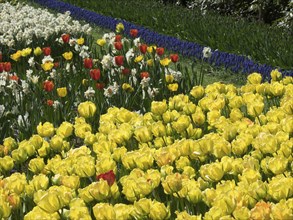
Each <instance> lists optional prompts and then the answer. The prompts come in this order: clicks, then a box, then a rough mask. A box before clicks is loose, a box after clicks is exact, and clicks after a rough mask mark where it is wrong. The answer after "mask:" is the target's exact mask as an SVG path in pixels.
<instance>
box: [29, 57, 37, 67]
mask: <svg viewBox="0 0 293 220" xmlns="http://www.w3.org/2000/svg"><path fill="white" fill-rule="evenodd" d="M28 64H29V65H30V67H34V66H35V58H34V57H30V58H29V59H28Z"/></svg>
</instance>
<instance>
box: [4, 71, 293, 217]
mask: <svg viewBox="0 0 293 220" xmlns="http://www.w3.org/2000/svg"><path fill="white" fill-rule="evenodd" d="M271 76H272V80H271V82H265V83H262V78H261V76H260V74H258V73H253V74H251V75H249V76H248V78H247V84H246V85H244V86H242V87H241V88H237V87H235V86H233V85H225V84H221V83H214V84H211V85H208V86H206V87H202V86H195V87H193V88H192V90H191V91H190V93H189V94H180V95H176V96H173V97H171V98H170V99H169V100H163V101H153V102H152V104H151V111H150V112H147V113H145V114H139V113H137V112H132V111H129V110H127V109H125V108H117V107H112V108H109V109H108V111H107V113H106V114H104V115H101V117H100V123H99V124H100V125H99V128H98V131H94V130H93V128H92V125H91V123H94V122H93V119H94V115H95V114H96V105H95V103H93V102H91V101H86V102H83V103H81V104H79V106H78V116H77V117H76V118H75V120H74V122H63V123H62V124H61V125H60V126H59V127H54V126H53V124H51V123H49V122H45V123H40V124H39V125H38V127H37V134H35V135H33V136H32V137H31V138H29V139H27V140H23V141H20V142H17V141H16V140H14V139H13V138H10V137H9V138H6V139H4V142H3V145H0V154H1V158H0V172H1V175H2V176H1V179H0V217H1V218H4V219H5V218H7V219H8V218H9V217H12V218H16V217H18V218H19V217H20V216H22V217H23V218H24V219H26V220H28V219H34V220H35V219H81V218H83V219H94V218H95V219H170V218H171V219H178V220H179V219H207V220H208V219H292V218H293V215H292V213H293V198H292V197H293V191H292V186H293V177H292V169H293V158H292V151H293V139H292V135H293V114H292V113H293V97H292V96H293V95H292V94H293V78H292V77H285V78H282V76H281V74H280V72H278V71H277V70H274V71H273V72H272V73H271Z"/></svg>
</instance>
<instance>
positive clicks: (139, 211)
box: [133, 198, 152, 219]
mask: <svg viewBox="0 0 293 220" xmlns="http://www.w3.org/2000/svg"><path fill="white" fill-rule="evenodd" d="M151 203H152V201H151V200H150V199H147V198H143V199H140V200H139V201H137V202H134V205H133V206H134V211H133V212H134V215H135V216H136V217H137V218H138V219H139V218H143V217H144V216H147V215H149V213H150V208H151Z"/></svg>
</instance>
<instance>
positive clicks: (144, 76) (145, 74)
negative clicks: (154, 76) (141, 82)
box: [140, 72, 150, 79]
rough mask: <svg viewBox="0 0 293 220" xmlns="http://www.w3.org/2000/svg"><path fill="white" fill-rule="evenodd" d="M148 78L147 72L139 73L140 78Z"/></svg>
mask: <svg viewBox="0 0 293 220" xmlns="http://www.w3.org/2000/svg"><path fill="white" fill-rule="evenodd" d="M149 76H150V74H149V73H148V72H141V73H140V77H141V78H142V79H143V78H148V77H149Z"/></svg>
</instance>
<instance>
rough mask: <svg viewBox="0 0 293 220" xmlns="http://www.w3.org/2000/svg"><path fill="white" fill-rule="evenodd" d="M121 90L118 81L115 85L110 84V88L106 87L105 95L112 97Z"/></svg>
mask: <svg viewBox="0 0 293 220" xmlns="http://www.w3.org/2000/svg"><path fill="white" fill-rule="evenodd" d="M118 90H119V85H118V84H117V82H114V83H113V85H110V86H109V87H108V88H105V89H104V96H106V97H107V98H110V97H112V96H113V95H115V94H117V92H118Z"/></svg>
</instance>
